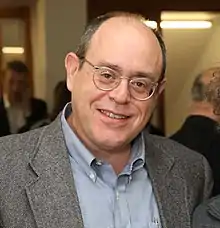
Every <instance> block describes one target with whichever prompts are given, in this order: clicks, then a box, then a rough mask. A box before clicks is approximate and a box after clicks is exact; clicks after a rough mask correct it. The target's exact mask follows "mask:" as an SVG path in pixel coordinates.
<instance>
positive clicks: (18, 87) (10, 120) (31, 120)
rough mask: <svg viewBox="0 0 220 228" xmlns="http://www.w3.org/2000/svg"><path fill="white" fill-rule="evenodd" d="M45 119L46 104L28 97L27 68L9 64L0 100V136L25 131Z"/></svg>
mask: <svg viewBox="0 0 220 228" xmlns="http://www.w3.org/2000/svg"><path fill="white" fill-rule="evenodd" d="M46 117H47V105H46V103H45V102H44V101H42V100H40V99H36V98H32V97H31V96H30V91H29V84H28V68H27V66H26V65H25V64H24V63H23V62H21V61H17V60H16V61H12V62H9V63H8V64H7V68H6V72H5V75H4V82H3V98H2V99H0V125H1V128H0V136H4V135H9V134H14V133H19V132H24V131H27V130H29V129H30V128H31V127H32V126H33V125H34V124H36V123H38V122H39V121H41V120H44V119H45V118H46Z"/></svg>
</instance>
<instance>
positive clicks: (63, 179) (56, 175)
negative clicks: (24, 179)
mask: <svg viewBox="0 0 220 228" xmlns="http://www.w3.org/2000/svg"><path fill="white" fill-rule="evenodd" d="M43 129H44V130H43V132H42V133H41V136H40V139H39V142H38V145H37V146H36V150H35V153H34V156H33V157H32V158H31V162H30V167H31V168H32V171H31V172H32V182H31V183H30V184H29V185H28V186H26V193H27V197H28V199H29V202H30V205H31V208H32V210H33V214H34V217H35V219H36V222H37V227H39V228H57V227H63V228H66V227H77V228H83V222H82V215H81V212H80V207H79V201H78V197H77V193H76V189H75V185H74V180H73V176H72V170H71V166H70V162H69V158H68V153H67V149H66V145H65V140H64V137H63V133H62V129H61V121H60V116H58V118H57V119H56V120H55V121H54V122H53V123H52V124H50V125H49V126H48V127H46V128H43ZM33 173H34V175H33Z"/></svg>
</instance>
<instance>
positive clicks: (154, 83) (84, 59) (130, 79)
mask: <svg viewBox="0 0 220 228" xmlns="http://www.w3.org/2000/svg"><path fill="white" fill-rule="evenodd" d="M79 59H80V60H81V61H82V63H83V62H86V63H88V64H89V65H90V66H91V67H93V69H94V72H93V83H94V85H95V86H96V88H97V89H99V90H101V91H113V90H114V89H116V88H117V87H118V86H119V85H120V83H121V79H127V80H128V82H129V84H130V82H131V81H132V80H133V79H132V78H129V77H125V76H121V77H119V79H120V81H119V83H118V84H116V86H115V87H113V88H109V89H103V88H100V87H99V86H97V84H96V82H95V79H94V75H95V70H99V69H102V68H109V67H105V66H97V65H94V64H92V63H91V62H90V61H89V60H88V59H87V58H85V57H80V58H79ZM109 69H110V70H112V71H114V70H113V69H111V68H109ZM151 83H152V85H154V86H153V92H152V93H151V94H150V96H148V97H146V98H143V99H140V98H137V97H135V96H133V95H132V93H131V92H130V89H129V92H130V94H131V96H132V97H133V98H134V99H136V100H138V101H146V100H148V99H150V98H151V97H152V96H153V95H154V93H155V91H156V89H157V87H158V86H159V84H160V83H161V80H160V79H159V80H158V81H157V82H151ZM128 88H130V87H128Z"/></svg>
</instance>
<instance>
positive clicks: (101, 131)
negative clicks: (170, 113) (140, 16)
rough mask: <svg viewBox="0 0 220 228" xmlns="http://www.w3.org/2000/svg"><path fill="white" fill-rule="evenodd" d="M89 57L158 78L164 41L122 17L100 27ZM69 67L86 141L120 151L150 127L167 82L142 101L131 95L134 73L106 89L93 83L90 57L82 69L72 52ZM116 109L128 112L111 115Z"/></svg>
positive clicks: (75, 122)
mask: <svg viewBox="0 0 220 228" xmlns="http://www.w3.org/2000/svg"><path fill="white" fill-rule="evenodd" d="M86 59H87V60H89V61H90V62H91V63H92V64H93V65H96V66H105V67H109V68H111V69H113V70H115V71H117V72H118V73H120V75H121V76H124V77H127V78H135V77H137V76H143V75H144V77H148V76H149V77H151V80H152V82H157V81H158V79H159V77H160V73H161V68H162V55H161V50H160V46H159V44H158V42H157V40H156V37H155V36H154V34H153V33H152V31H150V30H149V29H147V28H146V27H145V26H144V25H142V24H140V23H139V22H134V23H131V24H127V22H125V21H123V19H118V18H115V19H110V20H109V21H107V22H105V23H104V24H103V25H102V26H101V27H100V29H99V30H98V31H97V32H96V33H95V35H94V36H93V38H92V42H91V44H90V48H89V50H88V52H87V54H86ZM66 69H67V86H68V89H69V90H70V91H71V92H72V106H73V113H72V116H71V117H70V122H71V124H72V126H73V128H74V129H75V131H76V132H77V134H78V135H79V137H80V138H81V139H82V140H83V141H84V143H85V144H86V145H87V146H88V147H93V148H94V149H95V148H96V149H97V150H100V149H102V150H114V151H116V150H118V149H119V148H123V147H126V146H127V145H129V144H130V142H131V140H133V139H134V138H135V137H136V136H137V134H138V133H139V132H140V131H141V130H142V129H143V128H144V127H145V125H146V123H147V122H148V120H149V118H150V116H151V115H152V112H153V110H154V107H155V102H156V98H157V96H158V94H159V93H161V91H162V90H163V85H161V86H159V87H158V90H157V92H155V94H154V96H153V97H151V98H150V99H148V100H146V101H139V100H136V99H134V98H133V97H132V96H131V95H130V92H129V89H128V85H129V83H128V79H122V81H121V83H120V85H119V86H118V87H117V88H115V89H114V90H112V91H101V90H99V89H97V87H96V86H95V85H94V83H93V71H94V69H93V67H92V66H90V65H89V64H88V63H86V62H84V64H83V66H82V68H81V69H79V60H78V58H77V57H76V55H75V54H73V53H70V54H69V55H67V57H66ZM111 113H113V114H116V115H118V116H119V117H123V118H119V119H118V118H111V117H113V115H112V114H111ZM119 150H120V149H119Z"/></svg>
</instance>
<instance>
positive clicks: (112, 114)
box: [100, 109, 127, 119]
mask: <svg viewBox="0 0 220 228" xmlns="http://www.w3.org/2000/svg"><path fill="white" fill-rule="evenodd" d="M100 111H101V112H102V113H104V114H105V115H106V116H108V117H110V118H112V119H125V118H127V116H124V115H118V114H114V113H112V112H107V111H105V110H102V109H101V110H100Z"/></svg>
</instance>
